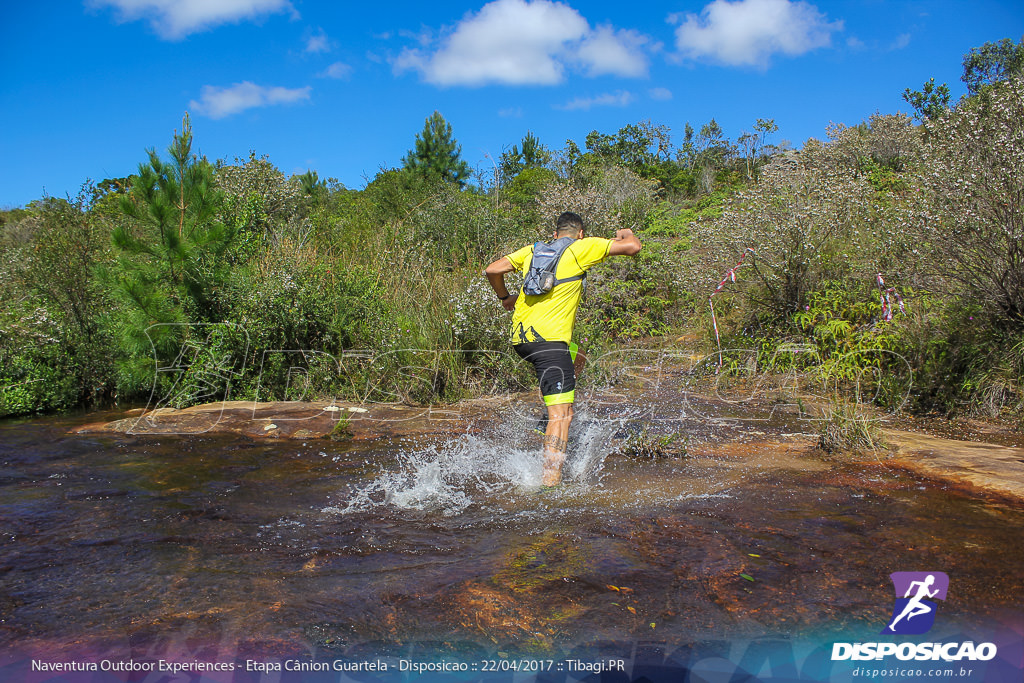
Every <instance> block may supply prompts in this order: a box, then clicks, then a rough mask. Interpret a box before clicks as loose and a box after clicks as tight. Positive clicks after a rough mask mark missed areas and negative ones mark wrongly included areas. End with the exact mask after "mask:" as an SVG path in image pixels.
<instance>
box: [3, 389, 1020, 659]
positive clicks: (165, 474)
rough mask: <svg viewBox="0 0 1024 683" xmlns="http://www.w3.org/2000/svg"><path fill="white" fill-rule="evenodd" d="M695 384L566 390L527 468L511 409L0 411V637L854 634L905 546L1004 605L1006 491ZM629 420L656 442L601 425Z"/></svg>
mask: <svg viewBox="0 0 1024 683" xmlns="http://www.w3.org/2000/svg"><path fill="white" fill-rule="evenodd" d="M698 408H700V409H694V407H693V406H692V405H691V406H688V407H686V408H680V407H679V406H678V405H672V404H668V405H666V406H664V407H663V410H662V413H661V414H657V415H655V414H651V413H648V414H645V415H643V416H640V417H637V416H636V415H630V414H629V412H628V411H618V412H616V411H615V410H612V409H609V408H608V407H607V406H605V407H603V408H602V407H597V406H591V407H588V406H587V405H586V404H584V405H582V406H581V409H580V411H579V412H578V419H577V421H576V424H575V425H574V436H573V439H572V441H573V443H574V446H573V450H572V452H571V455H570V460H569V463H568V465H567V474H568V477H567V479H568V481H567V483H566V484H565V485H563V487H561V488H560V489H558V490H556V491H554V492H551V493H539V492H538V491H537V486H538V484H539V476H540V459H539V453H538V442H537V441H536V440H535V437H532V436H530V435H529V434H528V431H527V427H528V426H529V424H528V423H527V421H526V420H524V419H520V418H510V419H508V421H507V422H506V423H503V424H501V425H500V426H498V427H497V428H495V429H489V430H486V432H485V433H483V434H480V433H478V434H475V435H470V434H459V433H453V434H451V435H450V436H448V437H447V438H443V439H440V440H438V439H436V438H434V439H432V440H431V441H426V440H424V441H423V442H417V441H416V440H415V439H412V440H409V441H406V442H399V443H395V442H389V441H376V442H372V443H368V444H367V443H345V442H335V441H330V440H325V439H321V440H309V441H286V440H272V439H259V440H253V439H249V438H245V437H241V436H236V435H216V434H210V435H198V436H160V437H152V436H149V437H138V436H135V437H132V436H120V435H118V436H107V435H104V436H96V435H73V434H69V431H70V430H72V429H73V428H74V426H75V425H76V424H77V423H79V422H85V421H90V422H95V421H96V420H97V419H98V417H99V418H109V419H114V418H116V417H118V415H113V414H112V415H109V416H97V415H96V414H92V415H89V416H83V417H82V418H67V417H65V418H48V419H37V420H30V421H21V422H8V423H5V424H3V425H0V615H2V617H0V650H2V651H6V652H10V651H15V650H16V651H19V652H22V653H47V654H49V655H50V656H56V655H57V654H60V653H67V654H68V655H69V656H70V655H71V654H82V653H93V654H97V653H112V652H119V653H121V654H122V655H123V654H124V653H131V654H132V656H135V657H138V656H147V655H154V654H161V655H166V654H168V653H179V654H182V653H184V654H187V655H189V656H192V657H208V658H212V657H218V656H226V655H230V656H262V657H268V656H269V657H274V656H280V657H285V656H331V655H338V654H341V653H352V652H354V651H356V650H359V649H361V648H362V649H366V650H367V651H387V650H388V648H392V647H402V646H405V645H408V644H409V643H414V642H419V643H434V644H435V645H434V647H439V648H448V649H451V650H453V651H460V650H465V649H466V648H469V649H472V648H479V649H481V651H495V652H499V653H503V654H510V653H511V654H515V653H534V654H538V653H540V654H543V653H551V652H556V651H563V652H564V651H567V650H569V649H571V648H573V647H576V646H578V645H580V644H581V643H593V642H598V641H627V642H629V641H633V642H635V641H638V640H656V641H658V640H660V641H664V642H672V643H687V642H694V641H698V640H705V641H706V640H707V639H713V638H762V637H779V638H795V637H799V636H801V635H803V634H807V633H818V634H820V633H821V632H823V631H826V630H827V631H830V632H843V633H848V634H857V633H862V634H877V633H878V632H879V630H880V629H881V628H883V627H884V625H885V620H886V619H887V617H888V616H889V613H890V611H891V609H892V600H893V595H892V586H891V584H890V583H889V578H888V576H889V574H890V573H891V572H894V571H925V570H927V571H944V572H946V573H947V574H948V575H949V576H950V580H951V584H950V593H949V597H948V599H947V600H946V601H945V603H944V604H943V606H942V615H943V621H942V624H943V625H944V626H943V628H945V629H946V630H947V631H952V630H956V629H969V628H972V627H974V626H980V625H991V624H993V623H1003V624H1007V623H1012V624H1017V625H1019V624H1021V623H1022V622H1024V619H1022V614H1024V608H1022V605H1021V597H1020V596H1022V595H1024V578H1022V573H1021V571H1020V569H1019V566H1020V558H1021V557H1024V506H1020V505H1014V504H1007V503H1000V502H992V501H986V500H982V499H978V498H974V497H969V496H966V495H964V494H961V493H957V492H954V491H951V490H948V489H947V488H945V487H944V486H942V485H941V484H937V483H935V482H931V481H925V480H920V479H916V478H914V477H912V476H910V475H908V474H905V473H902V472H899V471H895V470H893V469H890V468H888V467H887V466H886V465H885V464H884V462H882V461H873V460H871V459H868V460H866V461H864V462H852V461H849V460H844V459H828V458H826V457H825V456H824V455H823V454H822V453H821V452H820V451H817V450H815V449H814V448H813V440H812V439H811V438H810V437H806V436H799V434H800V433H802V432H807V431H809V426H808V425H807V423H806V422H804V421H802V420H799V419H797V418H796V417H794V416H789V417H779V416H778V415H773V416H768V415H758V414H756V413H753V412H750V413H747V414H744V415H738V416H737V415H733V416H731V417H729V418H724V417H721V416H719V417H714V416H713V415H712V413H713V407H712V406H704V407H698ZM638 430H640V431H638ZM641 432H642V433H641ZM638 433H640V434H641V436H642V437H643V440H646V441H644V443H647V444H648V445H651V444H654V445H655V447H652V448H649V449H647V450H646V451H645V450H644V449H639V452H637V449H636V448H634V449H632V451H631V450H630V449H629V448H626V447H625V446H624V444H626V443H628V442H630V438H632V439H633V441H632V443H637V435H638ZM872 637H874V636H872Z"/></svg>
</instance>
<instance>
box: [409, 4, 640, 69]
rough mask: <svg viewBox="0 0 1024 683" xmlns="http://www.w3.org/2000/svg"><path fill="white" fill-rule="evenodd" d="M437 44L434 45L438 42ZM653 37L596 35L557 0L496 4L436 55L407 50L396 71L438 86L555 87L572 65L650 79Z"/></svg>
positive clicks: (456, 31)
mask: <svg viewBox="0 0 1024 683" xmlns="http://www.w3.org/2000/svg"><path fill="white" fill-rule="evenodd" d="M432 42H433V41H431V43H432ZM647 42H648V39H647V38H646V37H645V36H643V35H641V34H640V33H637V32H635V31H623V30H619V31H616V30H615V29H614V28H613V27H611V26H601V27H600V28H598V29H597V30H596V31H595V30H593V29H591V27H590V24H589V23H588V22H587V20H586V19H584V18H583V16H582V15H580V13H579V12H577V11H576V10H575V9H573V8H572V7H570V6H569V5H566V4H563V3H561V2H552V1H551V0H494V2H490V3H488V4H486V5H484V6H483V7H482V8H481V9H480V11H479V12H477V13H475V14H473V13H470V14H467V15H466V16H465V17H463V19H462V21H460V22H459V23H458V24H457V25H456V26H455V27H454V28H453V29H451V30H450V31H449V32H448V34H447V35H446V36H445V37H444V38H443V39H441V41H440V46H439V47H438V48H437V49H436V50H430V49H427V48H426V45H423V43H421V45H423V47H420V48H407V49H406V50H404V51H403V52H402V53H401V54H400V55H399V56H398V58H397V59H395V60H394V69H395V72H396V73H402V72H404V71H418V72H419V73H420V74H421V75H422V77H423V80H425V81H427V82H428V83H433V84H435V85H442V86H449V85H466V86H480V85H485V84H488V83H499V84H504V85H553V84H556V83H561V82H562V81H564V80H565V71H566V68H567V67H569V66H574V67H575V66H579V67H581V68H583V69H584V70H585V71H586V72H587V74H588V75H590V76H598V75H604V74H613V75H619V76H630V77H634V76H645V75H646V74H647V68H648V62H647V56H646V54H645V53H644V47H645V45H646V43H647Z"/></svg>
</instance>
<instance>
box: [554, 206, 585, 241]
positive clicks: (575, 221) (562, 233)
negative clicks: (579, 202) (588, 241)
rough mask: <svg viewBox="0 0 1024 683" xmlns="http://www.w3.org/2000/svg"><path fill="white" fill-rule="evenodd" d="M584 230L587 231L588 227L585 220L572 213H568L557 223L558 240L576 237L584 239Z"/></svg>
mask: <svg viewBox="0 0 1024 683" xmlns="http://www.w3.org/2000/svg"><path fill="white" fill-rule="evenodd" d="M584 230H586V226H585V225H584V224H583V219H582V218H580V216H579V214H575V213H573V212H572V211H566V212H565V213H563V214H562V215H561V216H559V217H558V219H557V220H556V221H555V237H556V238H559V237H575V238H576V239H580V238H582V237H583V232H584Z"/></svg>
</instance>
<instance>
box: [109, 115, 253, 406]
mask: <svg viewBox="0 0 1024 683" xmlns="http://www.w3.org/2000/svg"><path fill="white" fill-rule="evenodd" d="M181 126H182V129H181V133H180V134H179V133H177V132H175V134H174V138H173V141H172V142H171V145H170V147H169V148H168V154H169V155H170V160H169V161H168V162H164V161H163V160H161V159H160V156H159V155H158V154H157V152H156V150H155V149H150V150H148V155H149V160H148V162H144V163H142V164H139V172H138V175H136V176H134V177H133V183H132V188H131V192H130V193H129V194H128V195H127V196H125V197H122V198H121V210H122V212H123V214H124V216H125V217H126V218H127V221H126V222H125V224H123V225H121V226H119V227H118V228H117V229H115V230H114V232H113V242H114V247H115V251H116V254H117V262H116V264H115V265H114V267H113V268H112V269H111V271H110V272H109V273H108V275H109V279H110V280H111V283H112V285H113V291H114V293H115V294H116V295H117V296H118V297H119V298H120V299H121V301H122V302H123V306H121V307H120V308H119V313H118V315H119V321H118V323H117V327H118V330H119V337H120V341H121V346H122V349H123V350H124V352H125V354H126V355H127V358H126V359H124V360H125V362H124V363H122V366H121V374H122V377H124V378H125V384H128V385H131V384H137V383H138V382H145V381H146V378H147V376H150V375H151V373H152V357H153V356H152V354H153V351H154V347H155V351H156V353H157V355H158V357H160V358H161V359H162V358H163V357H164V356H166V355H167V354H174V353H176V349H177V346H178V344H179V343H180V341H181V330H180V329H179V328H180V326H181V324H183V323H190V322H214V321H217V320H219V317H220V314H221V313H222V311H219V310H218V305H217V300H218V297H217V290H218V287H219V286H220V285H221V284H222V283H223V280H224V277H225V275H226V270H225V265H224V260H223V258H222V256H223V255H224V252H225V250H226V249H227V248H228V246H229V245H230V243H231V239H232V237H233V234H234V233H233V232H232V231H231V230H229V229H228V228H227V227H225V226H224V224H223V223H222V222H221V221H220V220H219V219H218V210H219V207H220V204H221V197H222V195H221V193H220V192H218V190H217V189H216V187H215V181H214V169H213V166H212V164H210V163H209V162H208V161H207V160H206V159H205V158H197V157H196V156H195V155H194V154H192V126H191V123H190V121H189V117H188V114H187V113H186V114H185V116H184V118H183V119H182V123H181ZM157 324H161V325H160V326H158V327H153V326H154V325H157ZM168 324H170V325H168ZM147 362H148V364H149V369H147V367H146V366H147ZM129 376H130V377H129ZM125 388H129V387H127V386H126V387H125Z"/></svg>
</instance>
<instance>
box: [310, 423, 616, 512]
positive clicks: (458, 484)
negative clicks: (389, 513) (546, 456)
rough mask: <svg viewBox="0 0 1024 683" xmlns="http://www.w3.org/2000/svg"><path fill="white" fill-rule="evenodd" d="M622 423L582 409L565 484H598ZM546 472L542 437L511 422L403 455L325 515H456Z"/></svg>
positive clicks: (536, 483)
mask: <svg viewBox="0 0 1024 683" xmlns="http://www.w3.org/2000/svg"><path fill="white" fill-rule="evenodd" d="M624 421H625V418H622V419H615V420H608V419H590V418H588V416H587V415H586V412H585V410H581V409H579V408H577V410H576V417H575V419H574V420H573V424H572V428H571V430H570V439H569V441H570V447H569V453H568V457H567V459H566V463H565V465H564V467H563V469H562V472H563V478H564V481H565V482H566V483H568V484H570V485H577V486H593V485H595V484H596V483H597V482H598V481H599V478H600V473H601V469H602V467H603V464H604V459H605V457H606V456H607V455H608V453H609V451H610V447H609V445H610V442H611V439H612V437H613V435H614V434H615V432H616V431H617V430H619V429H620V428H621V426H622V423H623V422H624ZM542 469H543V455H542V450H541V439H540V437H539V436H538V435H534V434H530V433H529V432H528V431H527V429H526V426H525V425H524V424H523V421H522V420H513V421H510V422H507V423H505V424H502V425H501V426H500V427H498V428H497V429H495V430H494V432H493V433H491V434H485V435H475V434H464V435H461V436H459V437H457V438H454V439H451V440H449V441H448V442H446V443H443V444H440V445H431V446H428V447H426V448H422V449H416V450H412V451H407V452H402V453H400V455H399V462H398V465H397V467H396V468H395V469H393V470H390V471H386V472H384V473H382V474H380V475H379V476H377V477H376V478H375V479H374V480H373V481H371V482H370V483H369V484H367V485H365V486H362V487H359V488H357V489H356V490H354V491H353V492H352V493H351V495H350V496H349V498H348V500H347V501H346V502H345V503H344V504H343V505H340V506H332V507H329V508H326V509H325V510H324V512H328V513H342V514H346V513H351V512H361V511H367V510H372V509H375V508H378V507H382V506H383V507H394V508H397V509H401V510H430V511H439V512H442V513H443V514H446V515H456V514H459V513H461V512H463V511H464V510H466V509H467V508H469V507H470V506H472V505H474V504H478V503H484V502H486V501H488V500H491V501H493V500H495V499H496V498H498V497H502V496H504V497H508V495H514V494H516V493H519V492H524V491H534V490H536V489H538V488H539V487H540V484H541V473H542Z"/></svg>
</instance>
